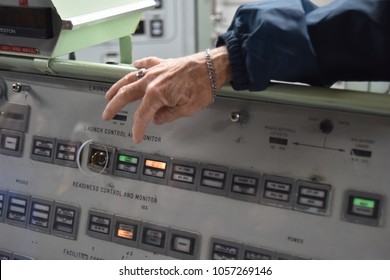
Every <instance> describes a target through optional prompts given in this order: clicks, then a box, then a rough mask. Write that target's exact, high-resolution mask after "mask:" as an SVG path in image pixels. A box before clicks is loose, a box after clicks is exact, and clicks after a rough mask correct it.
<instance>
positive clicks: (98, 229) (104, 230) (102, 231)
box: [87, 209, 114, 240]
mask: <svg viewBox="0 0 390 280" xmlns="http://www.w3.org/2000/svg"><path fill="white" fill-rule="evenodd" d="M113 221H114V215H113V214H110V213H106V212H103V211H100V210H95V209H90V210H89V221H88V229H87V234H88V235H89V236H91V237H93V238H97V239H102V240H111V226H112V224H113Z"/></svg>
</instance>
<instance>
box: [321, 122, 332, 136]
mask: <svg viewBox="0 0 390 280" xmlns="http://www.w3.org/2000/svg"><path fill="white" fill-rule="evenodd" d="M333 128H334V126H333V122H332V121H331V120H323V121H321V123H320V130H321V132H322V133H324V134H329V133H331V132H332V131H333Z"/></svg>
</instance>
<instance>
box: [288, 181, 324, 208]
mask: <svg viewBox="0 0 390 280" xmlns="http://www.w3.org/2000/svg"><path fill="white" fill-rule="evenodd" d="M296 189H297V199H296V201H295V205H294V209H296V210H299V211H303V212H309V213H312V214H317V215H328V214H329V201H330V191H331V187H330V186H329V185H324V184H318V183H312V182H305V181H297V187H296Z"/></svg>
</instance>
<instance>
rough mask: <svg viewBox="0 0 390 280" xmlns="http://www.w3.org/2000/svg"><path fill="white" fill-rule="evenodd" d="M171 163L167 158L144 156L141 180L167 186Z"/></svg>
mask: <svg viewBox="0 0 390 280" xmlns="http://www.w3.org/2000/svg"><path fill="white" fill-rule="evenodd" d="M169 163H170V158H167V157H160V156H154V155H144V159H143V168H142V174H141V180H145V181H147V182H151V183H158V184H164V185H166V183H167V177H168V176H167V173H168V172H169V170H168V166H169Z"/></svg>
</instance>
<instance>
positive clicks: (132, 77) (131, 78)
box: [105, 71, 137, 100]
mask: <svg viewBox="0 0 390 280" xmlns="http://www.w3.org/2000/svg"><path fill="white" fill-rule="evenodd" d="M136 74H137V71H134V72H131V73H129V74H127V75H125V76H124V77H123V78H122V79H120V80H119V81H117V82H116V83H115V84H114V85H112V86H111V88H110V89H109V90H108V91H107V93H106V96H105V98H106V99H107V100H111V99H112V98H114V96H115V95H116V94H117V93H118V91H119V90H120V89H121V88H122V87H124V86H126V85H129V84H132V83H134V82H136V81H137V77H136Z"/></svg>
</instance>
